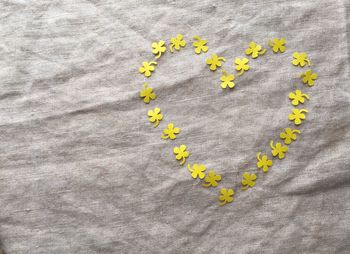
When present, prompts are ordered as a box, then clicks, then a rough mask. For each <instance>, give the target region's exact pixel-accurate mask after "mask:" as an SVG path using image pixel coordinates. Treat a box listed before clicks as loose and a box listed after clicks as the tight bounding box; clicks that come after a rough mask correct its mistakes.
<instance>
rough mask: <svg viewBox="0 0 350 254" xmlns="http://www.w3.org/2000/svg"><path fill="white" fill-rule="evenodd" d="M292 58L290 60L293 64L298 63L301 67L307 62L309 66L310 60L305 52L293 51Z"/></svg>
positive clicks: (296, 64)
mask: <svg viewBox="0 0 350 254" xmlns="http://www.w3.org/2000/svg"><path fill="white" fill-rule="evenodd" d="M293 57H294V60H293V61H292V64H293V65H295V66H298V65H300V66H301V67H304V66H305V64H306V63H307V64H308V65H309V66H310V65H311V62H310V60H309V59H307V56H306V53H304V52H302V53H299V52H294V53H293Z"/></svg>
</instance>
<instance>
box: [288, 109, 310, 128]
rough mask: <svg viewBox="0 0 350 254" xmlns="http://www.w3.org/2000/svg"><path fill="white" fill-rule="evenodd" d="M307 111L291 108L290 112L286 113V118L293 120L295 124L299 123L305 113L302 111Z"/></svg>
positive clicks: (305, 111)
mask: <svg viewBox="0 0 350 254" xmlns="http://www.w3.org/2000/svg"><path fill="white" fill-rule="evenodd" d="M307 112H308V111H307V110H306V109H293V110H292V114H289V115H288V119H289V120H290V121H294V124H295V125H299V124H301V122H302V121H303V120H304V119H305V118H306V117H305V114H303V113H307Z"/></svg>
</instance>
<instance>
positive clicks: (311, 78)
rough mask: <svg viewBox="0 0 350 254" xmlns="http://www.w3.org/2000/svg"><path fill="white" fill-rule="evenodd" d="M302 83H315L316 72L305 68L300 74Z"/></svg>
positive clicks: (310, 84) (311, 84)
mask: <svg viewBox="0 0 350 254" xmlns="http://www.w3.org/2000/svg"><path fill="white" fill-rule="evenodd" d="M300 77H301V78H302V80H303V82H304V84H306V83H307V84H308V85H309V86H313V85H314V84H315V80H316V79H317V73H312V71H311V70H307V71H306V72H304V73H302V74H301V75H300Z"/></svg>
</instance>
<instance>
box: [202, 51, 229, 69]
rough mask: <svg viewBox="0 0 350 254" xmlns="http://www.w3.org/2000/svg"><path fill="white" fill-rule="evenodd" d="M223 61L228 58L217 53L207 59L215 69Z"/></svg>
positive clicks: (208, 63) (211, 67)
mask: <svg viewBox="0 0 350 254" xmlns="http://www.w3.org/2000/svg"><path fill="white" fill-rule="evenodd" d="M222 61H224V62H226V59H225V58H223V57H221V56H217V55H216V54H211V57H209V58H208V59H207V60H206V64H207V65H210V67H209V69H210V70H212V71H215V70H216V68H217V67H220V66H221V64H222V63H221V62H222Z"/></svg>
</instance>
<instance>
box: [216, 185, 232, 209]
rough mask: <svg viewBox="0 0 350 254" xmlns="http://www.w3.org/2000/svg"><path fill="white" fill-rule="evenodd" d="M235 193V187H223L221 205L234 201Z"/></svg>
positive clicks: (220, 197) (220, 198)
mask: <svg viewBox="0 0 350 254" xmlns="http://www.w3.org/2000/svg"><path fill="white" fill-rule="evenodd" d="M233 194H235V192H234V190H233V189H226V188H222V189H221V190H220V196H219V200H220V201H221V202H220V203H219V205H220V206H223V205H226V204H227V203H231V202H232V201H233V197H232V196H233Z"/></svg>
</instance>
